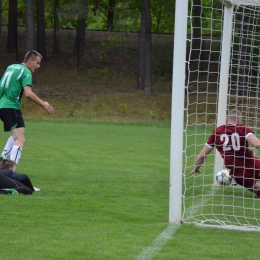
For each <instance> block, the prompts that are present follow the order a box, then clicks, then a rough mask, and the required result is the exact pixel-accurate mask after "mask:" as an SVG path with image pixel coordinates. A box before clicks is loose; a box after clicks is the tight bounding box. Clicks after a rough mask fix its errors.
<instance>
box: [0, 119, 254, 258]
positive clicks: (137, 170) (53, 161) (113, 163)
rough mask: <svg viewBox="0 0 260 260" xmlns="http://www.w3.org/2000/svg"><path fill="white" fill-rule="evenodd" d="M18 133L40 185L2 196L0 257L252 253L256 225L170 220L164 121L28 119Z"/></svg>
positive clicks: (23, 164)
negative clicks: (240, 227)
mask: <svg viewBox="0 0 260 260" xmlns="http://www.w3.org/2000/svg"><path fill="white" fill-rule="evenodd" d="M43 129H44V130H43ZM7 137H8V135H7V134H3V132H2V134H1V142H0V145H2V146H3V145H4V144H5V141H6V138H7ZM26 140H27V143H26V145H25V148H24V151H23V154H22V158H21V160H20V162H19V165H18V168H17V171H18V172H21V173H26V174H28V176H29V177H30V178H31V180H32V183H33V185H34V186H36V187H39V188H41V191H40V192H38V193H34V194H33V195H32V196H24V195H18V196H1V197H0V204H1V209H2V214H1V238H0V251H1V259H5V260H9V259H16V260H19V259H21V260H24V259H27V260H30V259H37V260H38V259H40V260H41V259H62V260H63V259H90V260H92V259H104V260H106V259H120V260H121V259H124V260H125V259H139V260H140V259H147V260H148V259H158V260H159V259H183V260H184V259H185V260H186V259H191V260H193V259H194V260H197V259H200V260H201V259H205V260H209V259H241V260H245V259H258V258H259V257H258V251H259V250H258V247H257V245H258V244H257V243H258V241H259V233H257V232H240V231H226V230H217V229H203V228H198V227H195V226H193V225H186V224H185V225H181V226H173V225H169V224H168V207H169V206H168V203H169V202H168V201H169V200H168V197H169V151H170V147H169V144H170V126H169V125H163V124H153V125H151V124H127V123H124V124H123V123H122V124H120V123H90V122H74V121H73V122H72V121H70V122H65V121H43V120H26Z"/></svg>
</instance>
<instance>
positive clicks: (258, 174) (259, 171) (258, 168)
mask: <svg viewBox="0 0 260 260" xmlns="http://www.w3.org/2000/svg"><path fill="white" fill-rule="evenodd" d="M254 179H255V183H254V191H255V194H256V195H257V196H258V197H260V183H259V182H258V181H259V180H260V160H259V159H258V158H257V157H255V175H254Z"/></svg>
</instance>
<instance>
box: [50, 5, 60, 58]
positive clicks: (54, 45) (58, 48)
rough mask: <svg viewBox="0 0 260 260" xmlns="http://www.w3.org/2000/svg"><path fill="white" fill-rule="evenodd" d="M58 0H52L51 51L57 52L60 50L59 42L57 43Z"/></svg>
mask: <svg viewBox="0 0 260 260" xmlns="http://www.w3.org/2000/svg"><path fill="white" fill-rule="evenodd" d="M59 5H60V1H59V0H54V26H53V50H52V52H53V53H55V54H58V53H59V52H60V43H59V40H60V38H59V17H58V9H59Z"/></svg>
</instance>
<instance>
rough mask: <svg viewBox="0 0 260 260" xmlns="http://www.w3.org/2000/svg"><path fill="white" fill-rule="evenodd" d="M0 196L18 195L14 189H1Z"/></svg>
mask: <svg viewBox="0 0 260 260" xmlns="http://www.w3.org/2000/svg"><path fill="white" fill-rule="evenodd" d="M0 194H7V195H18V194H19V192H18V191H17V190H14V189H1V190H0Z"/></svg>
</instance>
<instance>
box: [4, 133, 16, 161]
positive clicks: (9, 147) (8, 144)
mask: <svg viewBox="0 0 260 260" xmlns="http://www.w3.org/2000/svg"><path fill="white" fill-rule="evenodd" d="M13 145H14V138H13V136H12V135H11V136H10V137H9V138H8V140H7V142H6V145H5V147H4V150H3V152H2V157H3V158H4V159H6V158H7V157H8V155H9V154H10V153H11V150H12V148H13Z"/></svg>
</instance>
